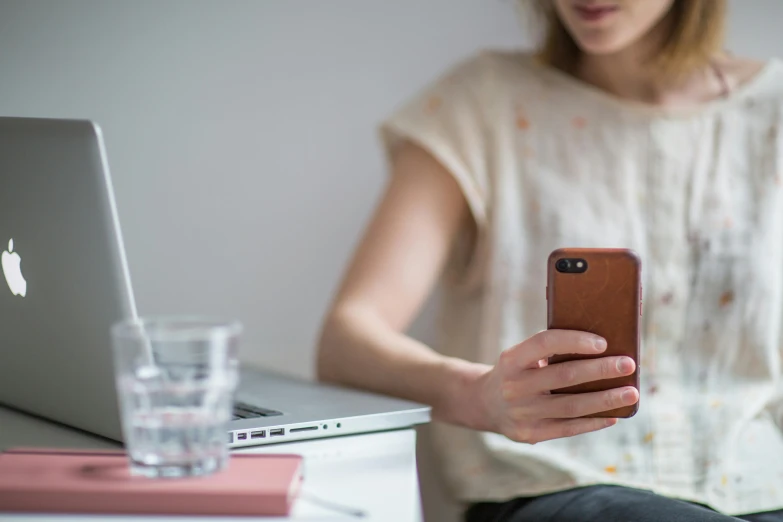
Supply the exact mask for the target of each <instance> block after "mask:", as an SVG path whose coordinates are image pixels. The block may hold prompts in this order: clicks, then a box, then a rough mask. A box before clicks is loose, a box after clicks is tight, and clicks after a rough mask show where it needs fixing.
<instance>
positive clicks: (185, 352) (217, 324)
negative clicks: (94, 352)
mask: <svg viewBox="0 0 783 522" xmlns="http://www.w3.org/2000/svg"><path fill="white" fill-rule="evenodd" d="M111 333H112V346H113V351H114V366H115V377H116V384H117V395H118V400H119V406H120V415H121V419H122V429H123V436H124V438H125V446H126V451H127V454H128V458H129V460H130V468H131V473H133V474H135V475H143V476H146V477H186V476H196V475H207V474H210V473H214V472H216V471H219V470H221V469H223V468H224V467H225V466H226V464H227V463H228V458H229V454H228V445H227V440H226V433H227V427H226V425H227V423H228V422H229V421H230V420H231V417H232V409H233V399H234V393H235V390H236V385H237V380H238V369H237V367H238V362H237V355H238V350H239V339H240V336H241V333H242V327H241V325H240V324H239V323H238V322H235V321H221V320H216V319H205V318H189V317H164V318H153V319H136V320H130V321H126V322H121V323H118V324H116V325H114V326H113V327H112V331H111Z"/></svg>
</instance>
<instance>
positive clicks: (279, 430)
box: [269, 428, 285, 437]
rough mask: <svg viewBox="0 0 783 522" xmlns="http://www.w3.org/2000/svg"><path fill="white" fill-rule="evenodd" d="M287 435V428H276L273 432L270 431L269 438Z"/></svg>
mask: <svg viewBox="0 0 783 522" xmlns="http://www.w3.org/2000/svg"><path fill="white" fill-rule="evenodd" d="M284 433H285V428H275V429H273V430H269V436H270V437H279V436H280V435H283V434H284Z"/></svg>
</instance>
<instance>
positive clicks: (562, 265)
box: [555, 259, 571, 272]
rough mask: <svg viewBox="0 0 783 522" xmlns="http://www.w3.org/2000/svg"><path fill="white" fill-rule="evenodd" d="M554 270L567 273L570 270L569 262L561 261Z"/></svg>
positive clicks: (566, 260)
mask: <svg viewBox="0 0 783 522" xmlns="http://www.w3.org/2000/svg"><path fill="white" fill-rule="evenodd" d="M555 268H557V269H558V270H559V271H561V272H568V271H569V270H571V261H569V260H568V259H561V260H559V261H558V262H557V264H556V265H555Z"/></svg>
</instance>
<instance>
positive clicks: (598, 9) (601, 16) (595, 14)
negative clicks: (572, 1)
mask: <svg viewBox="0 0 783 522" xmlns="http://www.w3.org/2000/svg"><path fill="white" fill-rule="evenodd" d="M574 10H575V11H576V14H578V15H579V18H581V19H582V20H583V21H585V22H600V21H603V20H605V19H606V18H608V17H610V16H612V15H613V14H614V13H616V12H617V11H618V10H619V8H618V7H617V6H616V5H585V4H581V5H577V6H575V7H574Z"/></svg>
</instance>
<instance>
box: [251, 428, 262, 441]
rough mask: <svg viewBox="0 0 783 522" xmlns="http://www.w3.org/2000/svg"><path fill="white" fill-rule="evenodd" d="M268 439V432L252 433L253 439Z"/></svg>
mask: <svg viewBox="0 0 783 522" xmlns="http://www.w3.org/2000/svg"><path fill="white" fill-rule="evenodd" d="M264 437H266V430H261V431H254V432H251V433H250V438H251V439H263V438H264Z"/></svg>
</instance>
